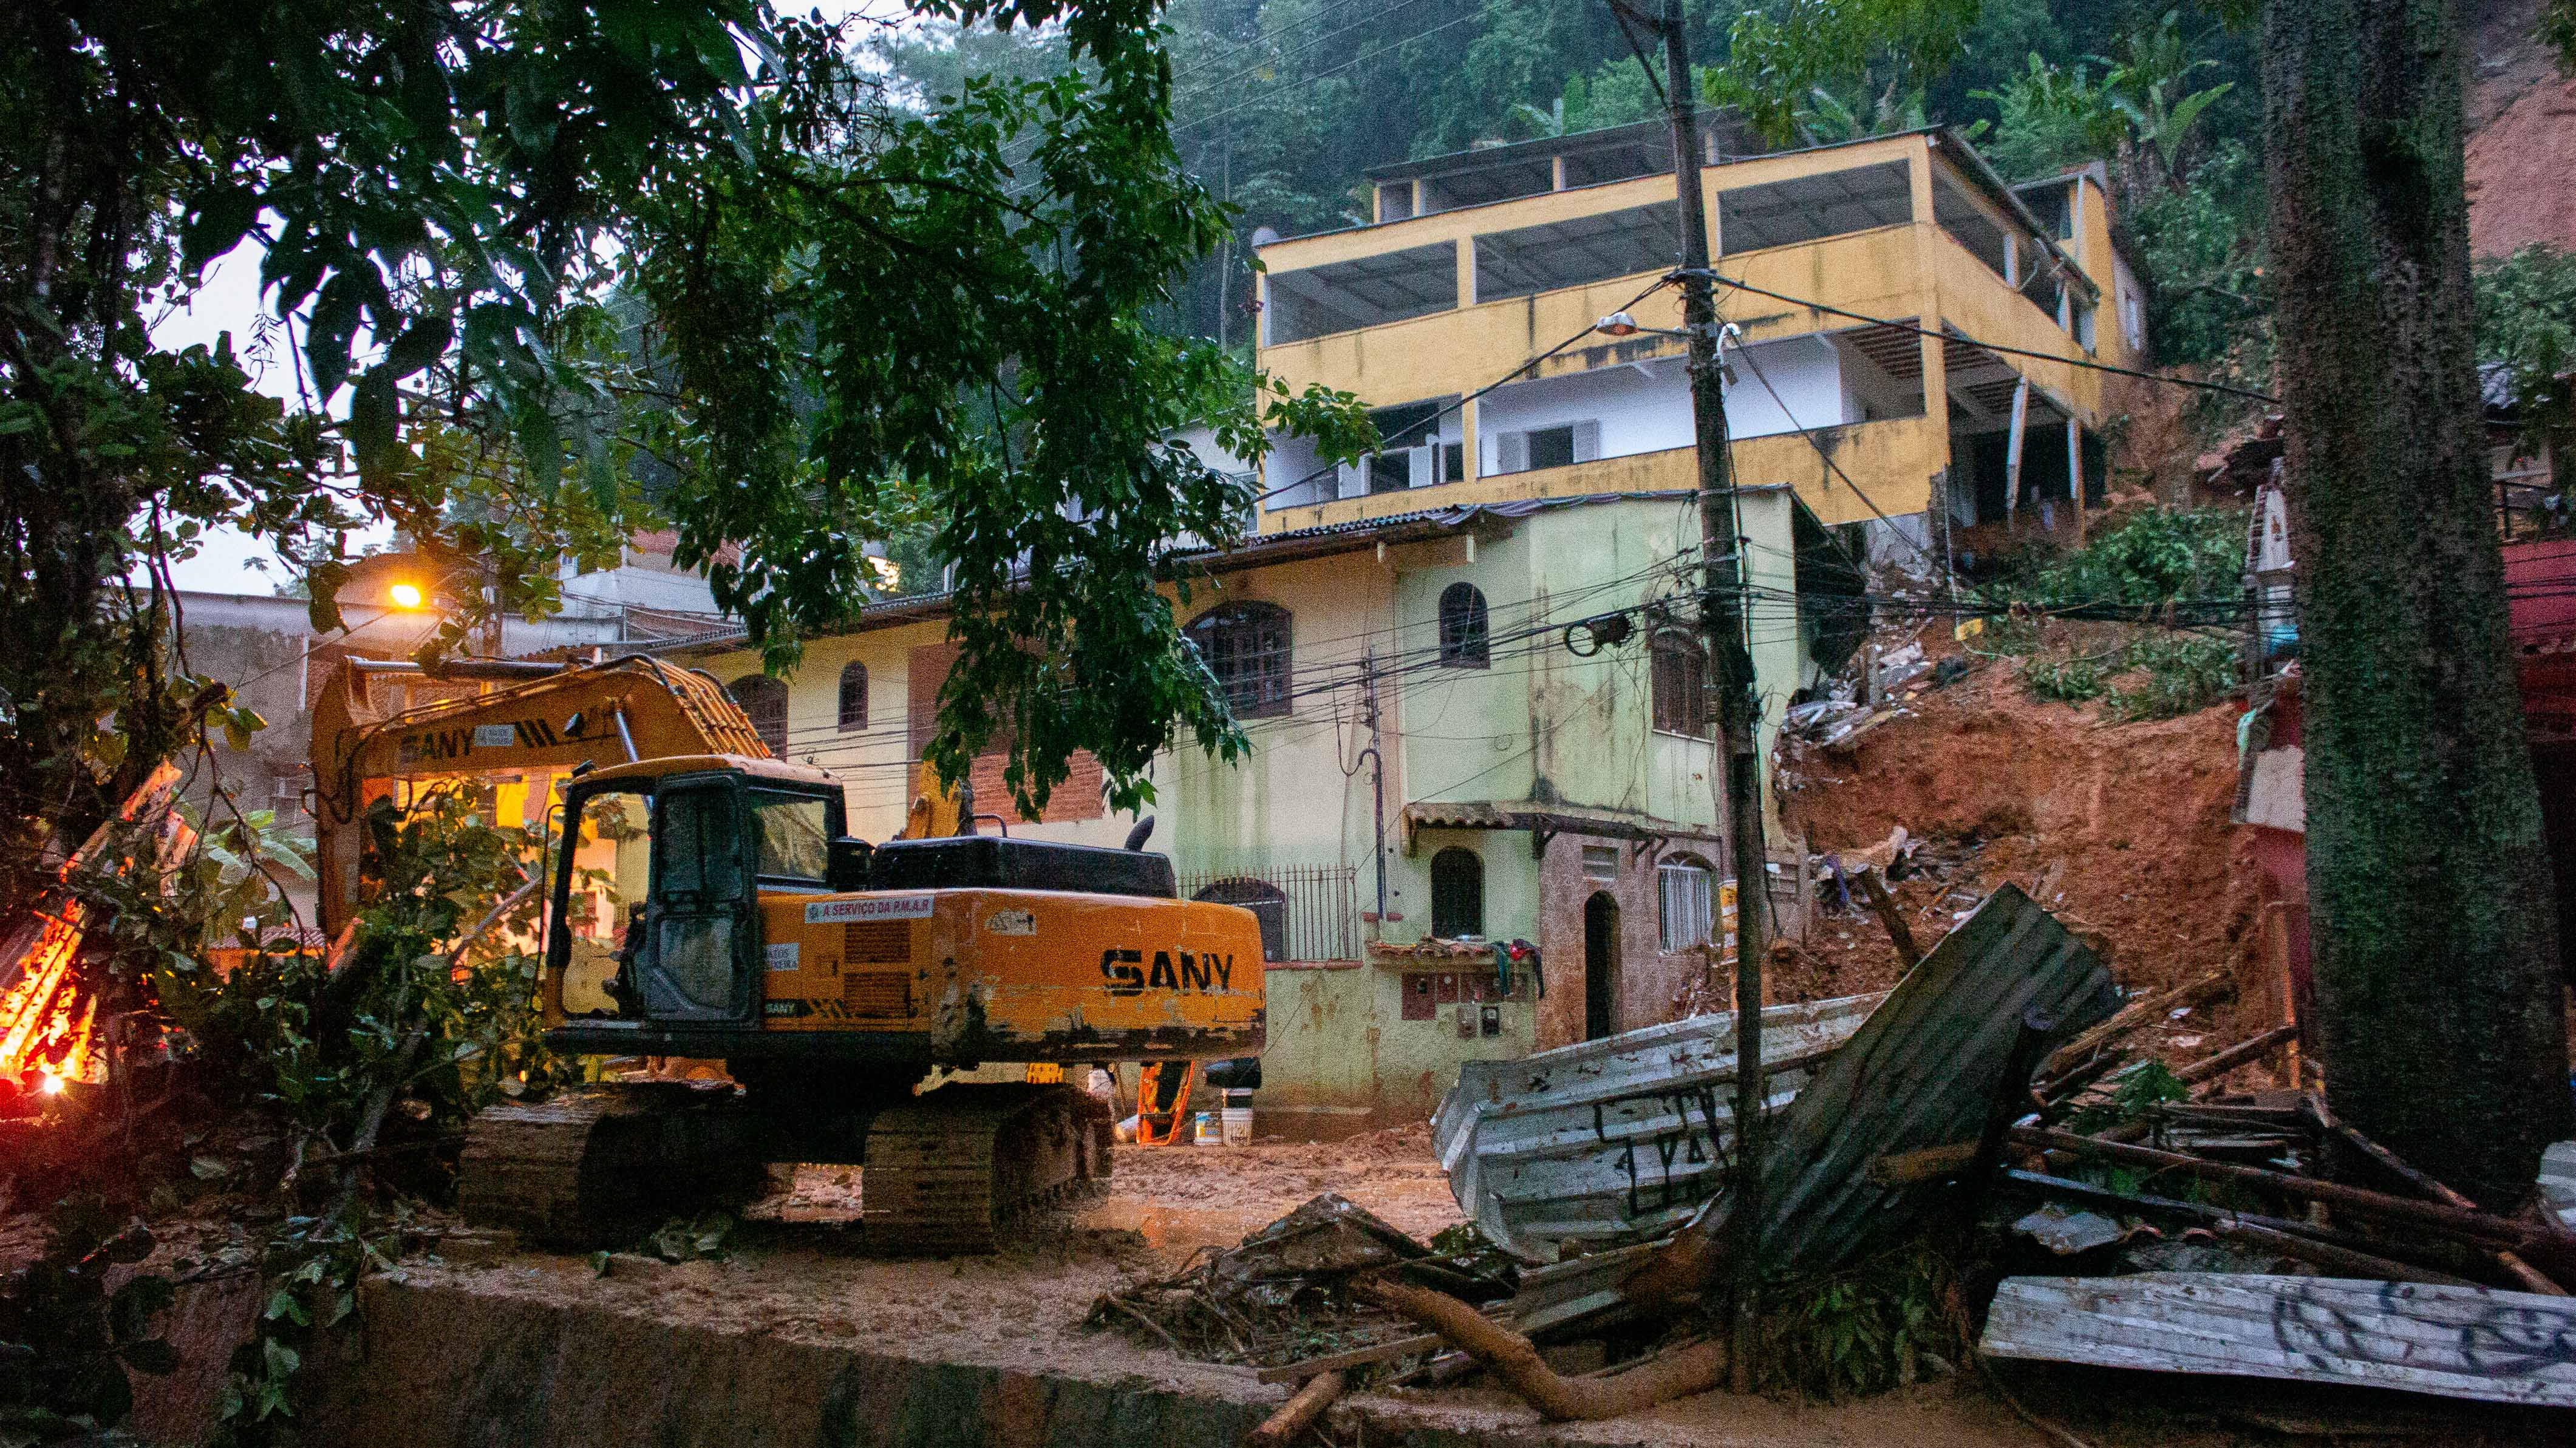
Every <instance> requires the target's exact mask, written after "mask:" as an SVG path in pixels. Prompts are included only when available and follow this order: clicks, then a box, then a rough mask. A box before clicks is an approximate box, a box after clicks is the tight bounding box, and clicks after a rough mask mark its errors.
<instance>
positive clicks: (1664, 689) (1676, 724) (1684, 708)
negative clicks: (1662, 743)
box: [1654, 629, 1709, 738]
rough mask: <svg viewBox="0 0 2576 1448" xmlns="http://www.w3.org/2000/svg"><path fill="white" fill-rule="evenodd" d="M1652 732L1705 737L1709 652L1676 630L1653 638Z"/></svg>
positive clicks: (1707, 711)
mask: <svg viewBox="0 0 2576 1448" xmlns="http://www.w3.org/2000/svg"><path fill="white" fill-rule="evenodd" d="M1654 652H1655V662H1654V667H1655V678H1654V687H1655V728H1657V729H1658V730H1661V731H1662V732H1664V733H1666V734H1689V735H1694V736H1698V737H1702V738H1705V737H1706V736H1707V734H1708V714H1709V710H1708V652H1707V651H1706V650H1705V649H1702V648H1701V647H1700V643H1699V640H1698V639H1696V638H1694V637H1692V636H1691V635H1689V634H1686V633H1684V632H1682V631H1681V630H1679V629H1666V630H1664V631H1662V632H1660V633H1658V634H1656V635H1655V645H1654Z"/></svg>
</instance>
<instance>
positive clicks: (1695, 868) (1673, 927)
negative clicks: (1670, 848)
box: [1655, 855, 1717, 950]
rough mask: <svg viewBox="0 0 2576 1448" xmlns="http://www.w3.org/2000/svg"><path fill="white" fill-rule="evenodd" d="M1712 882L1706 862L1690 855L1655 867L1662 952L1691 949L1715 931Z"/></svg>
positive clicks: (1677, 857)
mask: <svg viewBox="0 0 2576 1448" xmlns="http://www.w3.org/2000/svg"><path fill="white" fill-rule="evenodd" d="M1716 878H1717V874H1716V872H1715V871H1713V870H1711V869H1710V868H1709V867H1708V864H1707V862H1706V861H1703V860H1700V859H1697V858H1695V857H1693V856H1690V855H1676V856H1674V857H1673V858H1672V859H1669V860H1666V861H1664V862H1663V863H1662V864H1661V865H1658V866H1656V867H1655V886H1656V890H1655V893H1656V896H1657V899H1658V903H1659V904H1660V905H1661V906H1662V917H1661V918H1662V922H1663V947H1664V949H1666V950H1690V949H1694V948H1696V947H1697V946H1699V945H1700V944H1701V943H1702V942H1704V941H1706V940H1707V939H1708V938H1709V935H1710V932H1711V931H1713V930H1715V929H1716V927H1717V891H1716V889H1715V881H1716Z"/></svg>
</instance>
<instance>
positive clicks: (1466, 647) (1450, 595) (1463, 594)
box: [1440, 583, 1493, 669]
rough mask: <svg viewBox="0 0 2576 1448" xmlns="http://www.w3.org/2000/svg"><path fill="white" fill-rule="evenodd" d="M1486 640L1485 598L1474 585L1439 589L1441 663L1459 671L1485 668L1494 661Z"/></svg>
mask: <svg viewBox="0 0 2576 1448" xmlns="http://www.w3.org/2000/svg"><path fill="white" fill-rule="evenodd" d="M1485 640H1486V633H1485V595H1484V594H1483V593H1481V592H1479V591H1478V590H1477V588H1476V585H1474V584H1472V583H1453V584H1450V585H1449V586H1448V587H1447V588H1444V589H1442V590H1440V662H1441V663H1443V664H1446V665H1448V666H1449V667H1451V668H1456V669H1481V668H1484V667H1485V666H1486V665H1488V664H1490V663H1492V662H1493V654H1492V651H1491V649H1490V648H1489V647H1488V646H1487V644H1486V642H1485Z"/></svg>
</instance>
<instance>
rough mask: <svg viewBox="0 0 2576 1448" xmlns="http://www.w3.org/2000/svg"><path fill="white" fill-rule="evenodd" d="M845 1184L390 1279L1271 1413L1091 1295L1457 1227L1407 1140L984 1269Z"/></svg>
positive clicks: (1451, 1208) (1604, 1438)
mask: <svg viewBox="0 0 2576 1448" xmlns="http://www.w3.org/2000/svg"><path fill="white" fill-rule="evenodd" d="M856 1175H857V1174H855V1173H853V1172H851V1171H850V1170H848V1169H845V1168H837V1167H830V1168H826V1167H804V1168H800V1169H799V1170H798V1172H797V1176H796V1185H795V1189H794V1191H793V1193H792V1194H791V1195H789V1196H788V1197H786V1198H784V1199H783V1200H779V1201H776V1202H773V1203H772V1204H770V1206H769V1207H768V1208H766V1209H764V1210H763V1211H761V1212H760V1213H759V1214H758V1215H759V1219H756V1220H752V1221H747V1222H746V1223H745V1224H744V1225H743V1226H742V1227H741V1228H740V1229H739V1230H738V1232H737V1234H736V1236H735V1240H734V1243H733V1248H734V1250H733V1254H732V1257H731V1259H730V1260H726V1261H721V1262H715V1261H701V1262H689V1263H683V1264H679V1265H666V1264H662V1263H658V1262H651V1261H647V1260H643V1259H637V1258H632V1257H618V1258H615V1259H613V1260H612V1261H611V1262H610V1264H609V1267H608V1271H607V1274H606V1275H605V1276H604V1277H603V1276H601V1275H599V1274H598V1273H597V1272H595V1271H594V1269H593V1267H592V1265H591V1263H590V1262H589V1261H588V1260H587V1259H583V1258H578V1257H565V1256H556V1255H550V1254H542V1253H529V1252H522V1251H520V1250H518V1249H517V1248H516V1246H515V1244H513V1243H510V1242H507V1241H485V1240H481V1239H474V1238H459V1239H458V1240H456V1241H453V1242H451V1243H448V1244H445V1245H444V1247H443V1248H442V1249H441V1250H439V1251H437V1252H433V1253H429V1254H424V1255H422V1256H421V1257H418V1258H416V1259H414V1260H412V1261H409V1262H406V1263H405V1264H404V1268H403V1271H404V1275H405V1277H406V1278H407V1279H408V1281H409V1282H411V1283H412V1284H414V1285H416V1286H419V1287H422V1288H431V1289H453V1290H461V1291H464V1292H468V1293H472V1294H477V1295H488V1296H494V1297H499V1298H506V1299H510V1300H512V1301H514V1302H518V1303H530V1302H534V1303H544V1304H549V1305H553V1306H558V1307H562V1308H567V1309H579V1308H600V1309H606V1310H608V1311H610V1312H613V1313H617V1314H620V1315H623V1316H627V1317H631V1318H633V1319H635V1320H636V1324H635V1325H636V1330H637V1332H638V1334H639V1335H638V1338H637V1343H638V1351H639V1352H650V1351H654V1350H655V1349H653V1348H651V1347H649V1346H648V1345H647V1343H648V1341H649V1336H648V1331H649V1329H648V1325H649V1324H657V1323H658V1324H661V1325H663V1326H666V1327H670V1328H674V1329H691V1330H696V1331H713V1332H715V1333H719V1334H733V1333H750V1334H759V1335H763V1336H768V1337H775V1338H777V1339H780V1340H781V1341H782V1343H799V1344H820V1345H824V1346H838V1347H845V1348H850V1349H856V1350H864V1351H873V1352H891V1353H896V1354H900V1355H903V1356H907V1357H911V1356H935V1357H936V1358H938V1359H940V1360H943V1361H954V1362H965V1363H971V1364H975V1365H977V1366H984V1367H995V1368H1000V1369H1002V1370H1005V1371H1016V1372H1027V1373H1048V1372H1079V1373H1083V1374H1089V1375H1094V1376H1097V1375H1104V1374H1105V1375H1111V1376H1119V1375H1142V1376H1144V1377H1146V1378H1148V1379H1151V1380H1154V1381H1156V1382H1161V1383H1168V1384H1170V1385H1171V1386H1172V1387H1173V1388H1175V1389H1176V1390H1181V1391H1202V1392H1213V1393H1217V1394H1219V1395H1224V1396H1235V1397H1241V1396H1246V1395H1249V1396H1250V1397H1252V1398H1253V1399H1254V1400H1256V1401H1267V1400H1271V1399H1279V1398H1284V1397H1285V1395H1286V1390H1285V1389H1284V1388H1269V1387H1261V1386H1259V1385H1257V1384H1256V1383H1254V1381H1253V1380H1252V1377H1251V1374H1250V1373H1249V1371H1248V1370H1245V1369H1238V1368H1225V1367H1217V1366H1213V1365H1200V1364H1188V1363H1184V1362H1182V1361H1181V1360H1180V1359H1179V1358H1178V1357H1176V1356H1175V1355H1174V1354H1172V1353H1171V1352H1169V1351H1168V1350H1164V1349H1159V1348H1147V1347H1142V1346H1140V1345H1138V1344H1137V1343H1135V1342H1133V1341H1130V1340H1128V1339H1127V1338H1125V1337H1122V1336H1119V1335H1116V1334H1111V1333H1103V1332H1096V1331H1088V1330H1085V1329H1084V1328H1083V1327H1082V1326H1081V1323H1082V1320H1083V1318H1084V1317H1085V1316H1086V1315H1087V1314H1088V1313H1089V1312H1090V1310H1091V1307H1092V1304H1093V1302H1094V1301H1095V1300H1096V1299H1097V1298H1098V1297H1099V1296H1100V1295H1101V1294H1102V1293H1103V1292H1106V1291H1109V1290H1112V1289H1114V1288H1117V1287H1120V1286H1124V1285H1126V1284H1128V1283H1130V1282H1133V1281H1136V1280H1138V1279H1141V1278H1145V1277H1149V1276H1159V1275H1162V1274H1164V1273H1166V1272H1168V1271H1170V1270H1172V1269H1174V1268H1176V1267H1178V1266H1180V1265H1181V1264H1182V1262H1183V1261H1184V1259H1186V1258H1187V1257H1188V1256H1189V1254H1190V1253H1191V1252H1192V1251H1194V1250H1196V1249H1197V1248H1199V1247H1201V1246H1209V1245H1214V1246H1231V1245H1233V1244H1234V1243H1235V1242H1237V1241H1239V1240H1240V1239H1241V1238H1242V1236H1243V1235H1244V1234H1245V1233H1247V1232H1250V1231H1252V1230H1254V1229H1257V1228H1259V1227H1261V1226H1263V1225H1266V1224H1267V1223H1269V1222H1271V1221H1273V1220H1275V1219H1276V1218H1278V1217H1280V1216H1282V1215H1284V1214H1286V1213H1287V1212H1288V1211H1290V1210H1292V1209H1294V1208H1295V1207H1297V1206H1298V1205H1300V1204H1301V1203H1303V1202H1305V1201H1306V1200H1308V1199H1309V1198H1311V1197H1313V1196H1314V1195H1316V1194H1317V1193H1319V1192H1323V1191H1337V1192H1339V1193H1341V1194H1342V1195H1344V1196H1346V1197H1348V1198H1350V1199H1351V1200H1353V1201H1355V1202H1358V1203H1359V1204H1360V1205H1362V1206H1365V1207H1367V1208H1368V1209H1369V1210H1371V1211H1373V1212H1375V1213H1377V1214H1378V1215H1380V1216H1382V1217H1384V1218H1385V1219H1386V1220H1388V1221H1389V1222H1391V1223H1393V1224H1395V1225H1397V1226H1399V1227H1401V1228H1403V1229H1404V1230H1405V1231H1407V1232H1409V1233H1411V1234H1413V1235H1414V1236H1416V1237H1417V1238H1427V1237H1429V1236H1430V1235H1431V1234H1432V1233H1434V1232H1436V1231H1438V1230H1439V1229H1440V1228H1442V1227H1444V1226H1447V1225H1449V1224H1451V1223H1454V1222H1456V1221H1459V1220H1461V1215H1460V1213H1459V1211H1458V1209H1457V1206H1456V1203H1455V1202H1453V1201H1452V1200H1451V1199H1450V1196H1449V1191H1448V1185H1447V1182H1446V1180H1445V1179H1444V1178H1442V1177H1441V1175H1440V1173H1439V1170H1438V1167H1437V1165H1436V1164H1435V1163H1434V1162H1433V1160H1432V1156H1431V1143H1430V1134H1429V1131H1428V1130H1427V1129H1426V1128H1421V1127H1411V1128H1403V1129H1399V1130H1392V1131H1383V1132H1377V1133H1372V1134H1370V1135H1367V1136H1362V1137H1357V1138H1353V1139H1351V1140H1347V1141H1342V1142H1335V1143H1329V1144H1304V1143H1278V1142H1272V1143H1256V1144H1254V1145H1252V1146H1248V1147H1235V1148H1215V1147H1209V1148H1201V1147H1191V1146H1178V1145H1175V1146H1169V1147H1163V1148H1157V1149H1152V1150H1138V1149H1134V1148H1129V1147H1121V1148H1120V1149H1119V1151H1118V1154H1117V1159H1116V1166H1115V1173H1114V1176H1113V1178H1112V1181H1111V1184H1110V1189H1109V1190H1108V1191H1107V1192H1106V1193H1105V1194H1104V1195H1102V1196H1101V1197H1099V1198H1097V1199H1096V1200H1093V1201H1091V1202H1089V1203H1087V1204H1085V1205H1083V1206H1081V1207H1080V1208H1078V1209H1076V1210H1074V1211H1071V1212H1068V1213H1065V1214H1062V1215H1060V1216H1059V1217H1057V1218H1055V1219H1052V1220H1050V1221H1047V1222H1045V1223H1042V1224H1039V1225H1037V1226H1035V1227H1033V1228H1032V1229H1031V1230H1030V1231H1029V1232H1028V1233H1027V1234H1026V1235H1025V1236H1024V1237H1023V1238H1022V1239H1021V1240H1019V1241H1017V1242H1015V1243H1014V1244H1012V1246H1011V1247H1010V1249H1009V1250H1006V1251H1005V1252H1003V1253H1001V1254H999V1255H996V1256H993V1257H987V1258H960V1259H953V1260H945V1261H941V1260H903V1259H887V1258H883V1257H880V1256H876V1255H873V1254H872V1252H871V1250H870V1247H869V1244H868V1243H867V1241H866V1237H865V1233H864V1232H862V1231H859V1230H858V1229H856V1228H854V1227H852V1226H850V1225H848V1223H849V1217H848V1212H849V1210H850V1207H851V1205H852V1202H853V1197H854V1194H855V1191H856V1189H857V1185H858V1183H857V1180H856ZM395 1330H397V1331H398V1330H399V1329H395ZM1211 1385H1213V1386H1211ZM1368 1398H1369V1399H1370V1400H1374V1401H1375V1402H1376V1403H1377V1406H1378V1407H1381V1408H1390V1407H1392V1408H1400V1409H1401V1410H1403V1411H1417V1410H1418V1411H1419V1412H1421V1413H1423V1414H1427V1415H1428V1417H1427V1419H1426V1420H1425V1421H1427V1422H1431V1423H1436V1424H1437V1425H1438V1426H1440V1427H1442V1428H1444V1429H1446V1430H1448V1431H1450V1432H1465V1433H1468V1434H1471V1435H1474V1434H1479V1433H1481V1432H1483V1431H1485V1430H1492V1431H1494V1432H1510V1431H1522V1432H1526V1431H1528V1430H1530V1429H1532V1428H1534V1427H1535V1426H1536V1425H1537V1418H1536V1415H1535V1414H1534V1413H1533V1412H1532V1411H1531V1410H1529V1409H1528V1408H1526V1407H1525V1406H1523V1405H1521V1404H1520V1403H1519V1402H1518V1400H1516V1399H1513V1398H1511V1397H1510V1396H1508V1395H1507V1394H1504V1393H1502V1392H1501V1391H1500V1390H1497V1389H1492V1388H1476V1387H1466V1388H1451V1389H1445V1390H1441V1391H1437V1392H1421V1391H1413V1390H1406V1389H1397V1390H1394V1391H1392V1392H1390V1393H1384V1394H1374V1395H1368ZM1641 1434H1642V1438H1641ZM1569 1440H1570V1441H1593V1442H1610V1443H1625V1442H1636V1441H1655V1442H1669V1443H1675V1444H1703V1443H1705V1444H1710V1445H1716V1444H1743V1445H1768V1444H1779V1445H1789V1444H1800V1445H1806V1444H1815V1445H1862V1444H1883V1445H1899V1444H1924V1445H1932V1448H1986V1445H1995V1448H2003V1445H2013V1448H2024V1445H2032V1444H2038V1443H2043V1442H2046V1441H2047V1440H2046V1439H2045V1438H2043V1437H2041V1436H2040V1435H2038V1434H2037V1433H2035V1432H2033V1431H2031V1430H2030V1429H2028V1428H2026V1427H2024V1426H2023V1425H2022V1424H2020V1423H2019V1422H2017V1421H2016V1420H2015V1419H2014V1418H2013V1417H2012V1415H2011V1413H2010V1412H2009V1410H2007V1409H2005V1408H2003V1407H2002V1406H2001V1405H2000V1404H1998V1403H1996V1402H1995V1401H1994V1400H1992V1399H1990V1398H1986V1397H1983V1396H1981V1395H1976V1394H1970V1393H1962V1392H1960V1391H1957V1390H1955V1389H1953V1388H1951V1387H1949V1386H1946V1385H1932V1386H1927V1387H1923V1388H1919V1389H1915V1390H1911V1391H1907V1392H1902V1393H1897V1394H1893V1395H1890V1396H1887V1397H1884V1398H1880V1399H1876V1400H1873V1401H1871V1402H1868V1403H1860V1404H1852V1405H1847V1406H1842V1407H1832V1408H1826V1407H1817V1406H1813V1405H1803V1404H1789V1403H1781V1402H1772V1401H1769V1400H1764V1399H1751V1400H1739V1399H1734V1398H1731V1397H1728V1396H1726V1395H1723V1394H1712V1395H1706V1396H1703V1397H1701V1398H1696V1399H1691V1400H1686V1401H1684V1402H1680V1403H1673V1404H1667V1405H1665V1406H1664V1407H1662V1408H1659V1409H1657V1410H1655V1411H1654V1412H1653V1413H1651V1414H1649V1415H1645V1416H1644V1417H1643V1418H1642V1419H1639V1420H1626V1421H1623V1422H1622V1423H1620V1424H1615V1425H1597V1426H1592V1427H1586V1428H1578V1429H1574V1430H1570V1434H1569Z"/></svg>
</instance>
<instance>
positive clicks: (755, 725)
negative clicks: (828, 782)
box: [725, 674, 787, 759]
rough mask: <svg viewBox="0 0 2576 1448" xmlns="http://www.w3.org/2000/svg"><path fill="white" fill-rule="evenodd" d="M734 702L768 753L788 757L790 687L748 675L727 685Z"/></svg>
mask: <svg viewBox="0 0 2576 1448" xmlns="http://www.w3.org/2000/svg"><path fill="white" fill-rule="evenodd" d="M725 692H726V693H728V694H731V695H733V701H734V703H736V704H738V705H740V706H742V712H743V713H745V714H748V715H750V716H751V732H753V733H754V734H757V735H759V736H760V742H761V743H763V744H766V745H768V746H769V752H770V753H772V754H775V755H777V756H778V757H779V758H781V759H785V758H786V757H787V685H786V684H784V683H782V682H780V681H779V680H777V679H773V678H771V677H769V676H768V675H767V674H745V675H743V676H742V677H741V678H739V679H736V680H734V681H733V682H732V683H730V684H727V685H725Z"/></svg>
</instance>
